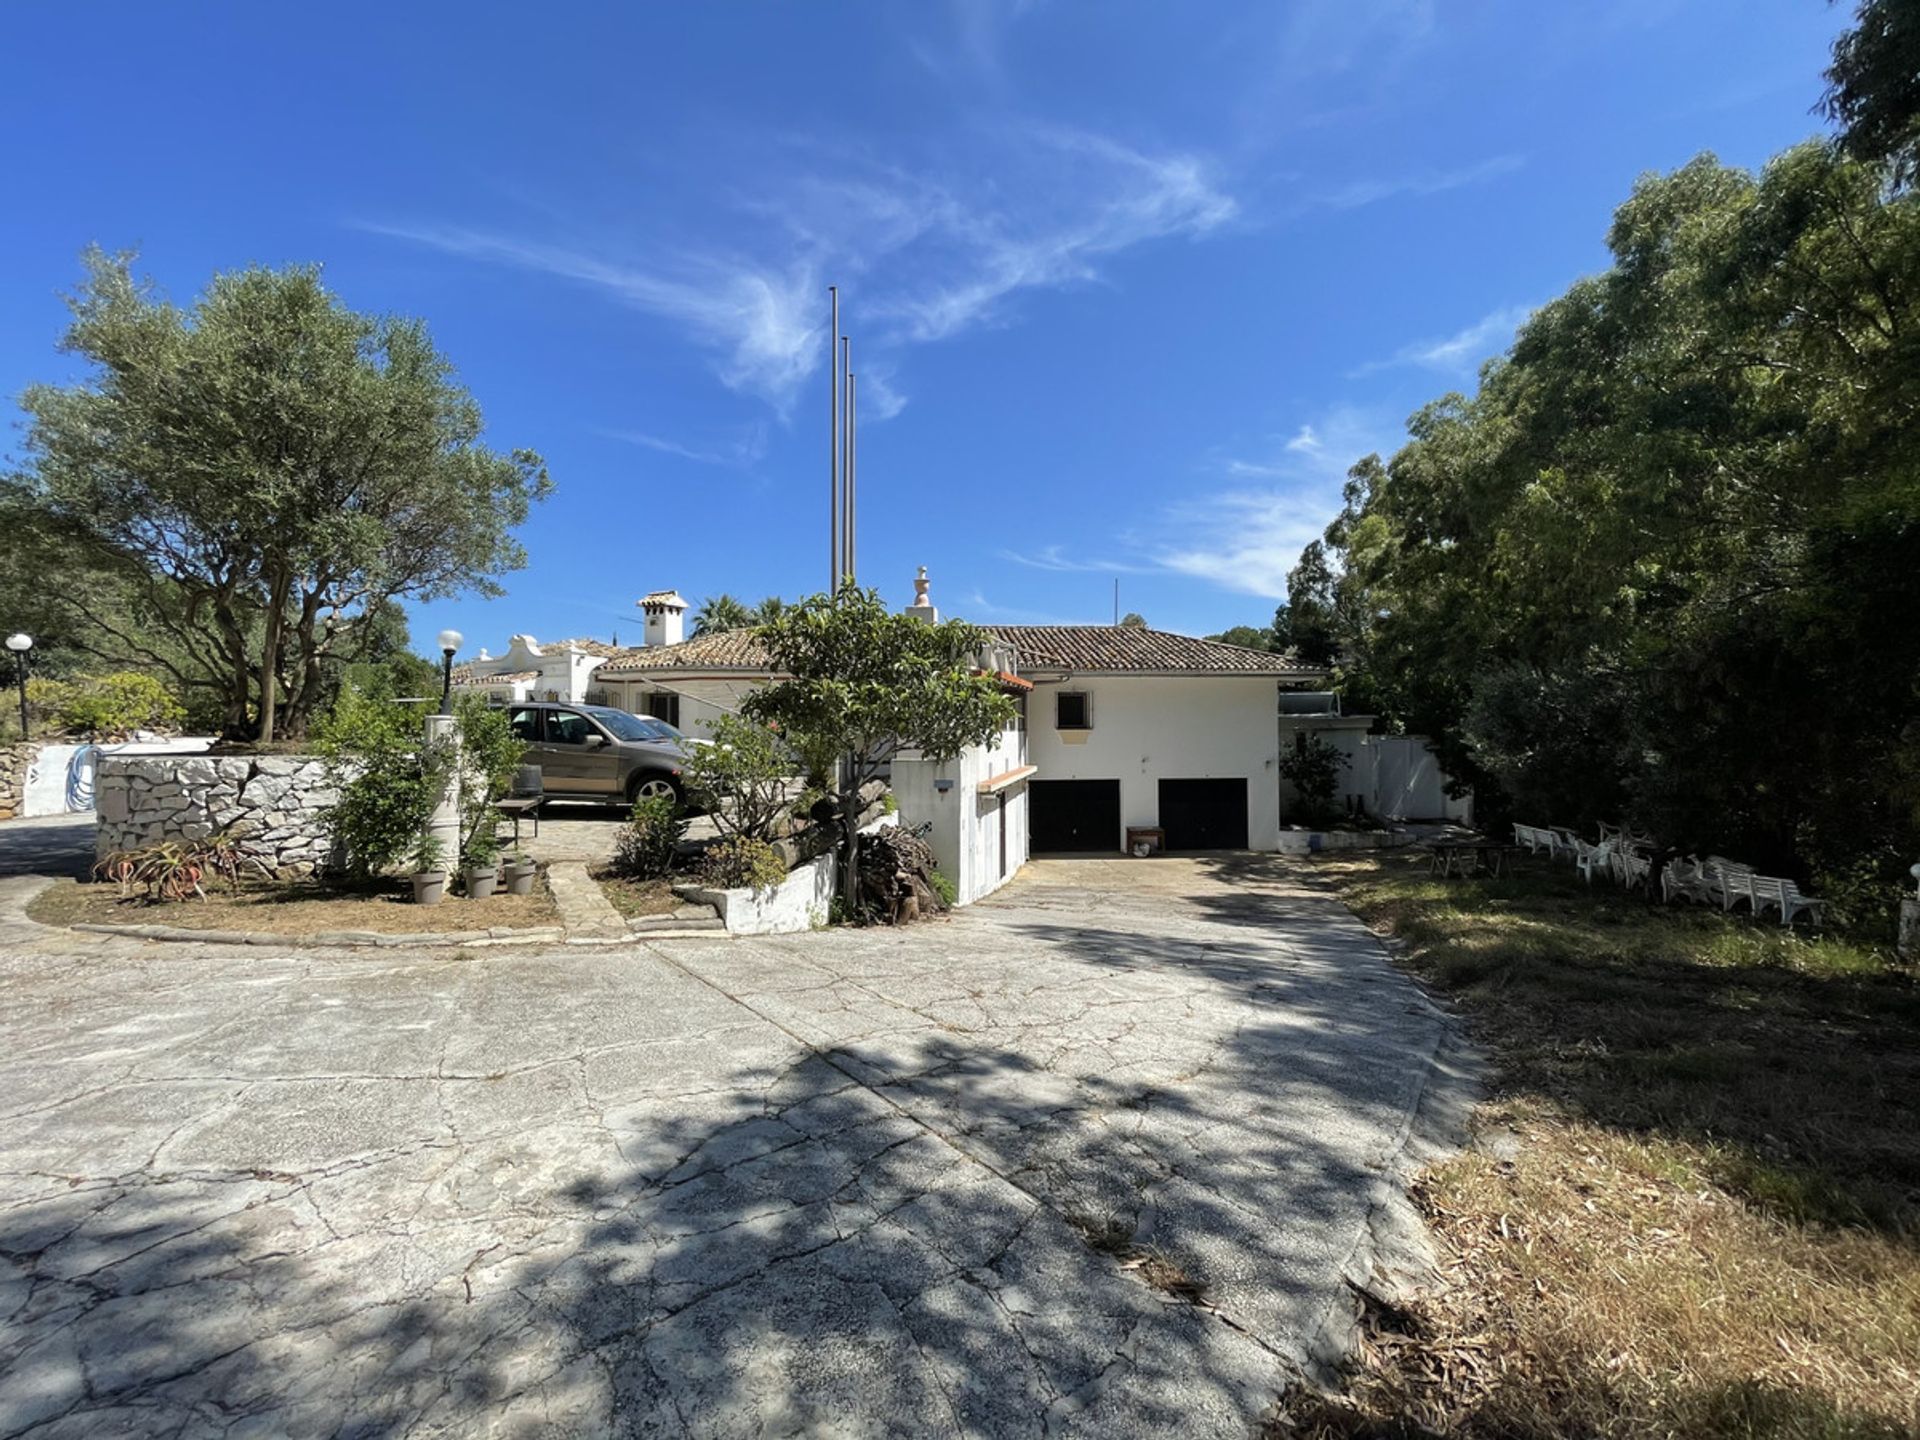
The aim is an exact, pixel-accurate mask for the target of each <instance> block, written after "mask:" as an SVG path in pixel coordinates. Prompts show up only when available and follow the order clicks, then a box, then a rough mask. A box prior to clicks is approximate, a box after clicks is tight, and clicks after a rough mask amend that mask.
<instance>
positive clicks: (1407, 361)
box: [1347, 305, 1534, 380]
mask: <svg viewBox="0 0 1920 1440" xmlns="http://www.w3.org/2000/svg"><path fill="white" fill-rule="evenodd" d="M1533 309H1534V307H1533V306H1531V305H1507V306H1503V307H1502V308H1501V309H1498V310H1495V311H1493V312H1492V313H1490V314H1487V315H1484V316H1482V317H1481V318H1480V319H1478V320H1476V321H1474V322H1473V324H1471V325H1469V326H1467V327H1466V329H1464V330H1461V331H1458V332H1456V333H1455V334H1452V335H1448V336H1445V337H1443V338H1441V339H1438V340H1416V341H1414V342H1412V343H1411V344H1408V345H1402V346H1401V347H1400V348H1399V349H1398V350H1396V351H1394V353H1393V354H1392V355H1390V356H1389V357H1387V358H1386V359H1385V360H1370V361H1368V362H1367V363H1366V364H1365V365H1362V366H1359V367H1358V368H1357V369H1354V370H1350V371H1348V372H1347V373H1348V378H1349V379H1356V380H1357V379H1359V378H1361V377H1362V376H1366V375H1372V374H1376V373H1377V372H1379V371H1381V370H1393V369H1398V368H1399V367H1401V366H1403V365H1414V366H1419V367H1420V368H1422V369H1426V370H1435V371H1438V372H1440V373H1441V374H1443V375H1456V376H1468V375H1472V374H1473V373H1474V372H1475V371H1477V370H1478V369H1479V368H1480V362H1481V361H1482V360H1485V359H1486V358H1487V357H1488V356H1489V355H1492V354H1494V353H1496V352H1497V351H1501V350H1504V349H1506V348H1507V346H1508V345H1509V344H1510V343H1511V342H1512V340H1513V335H1514V332H1515V331H1516V330H1518V329H1519V328H1520V327H1521V325H1523V324H1525V323H1526V320H1527V317H1528V316H1529V315H1531V314H1533Z"/></svg>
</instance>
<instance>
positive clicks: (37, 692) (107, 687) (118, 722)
mask: <svg viewBox="0 0 1920 1440" xmlns="http://www.w3.org/2000/svg"><path fill="white" fill-rule="evenodd" d="M27 703H28V705H29V706H30V707H31V709H32V710H33V711H34V712H35V713H37V714H39V715H41V716H42V717H44V718H46V719H48V720H50V721H51V722H52V723H53V724H54V725H55V726H57V727H58V728H60V729H61V730H64V731H66V732H67V733H69V734H73V735H93V736H119V735H130V734H132V733H133V732H134V731H135V730H163V729H171V728H173V727H175V726H177V725H179V724H180V722H181V721H182V720H184V719H185V718H186V711H185V710H184V709H183V708H182V707H181V705H180V702H179V701H178V700H176V699H174V697H173V695H172V693H171V692H170V691H169V690H168V689H167V687H166V686H164V685H162V684H161V683H160V682H159V681H158V680H156V679H154V678H153V676H151V675H143V674H141V673H140V672H139V671H137V670H117V671H115V672H114V673H113V674H111V675H86V676H81V677H79V678H77V679H74V680H29V681H28V682H27Z"/></svg>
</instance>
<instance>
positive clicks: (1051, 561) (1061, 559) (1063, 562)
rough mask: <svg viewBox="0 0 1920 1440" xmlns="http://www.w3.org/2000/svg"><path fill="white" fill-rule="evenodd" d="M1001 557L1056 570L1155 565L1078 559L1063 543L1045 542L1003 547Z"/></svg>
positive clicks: (1137, 571) (1118, 571) (1140, 570)
mask: <svg viewBox="0 0 1920 1440" xmlns="http://www.w3.org/2000/svg"><path fill="white" fill-rule="evenodd" d="M1000 558H1001V559H1002V560H1011V561H1012V562H1013V563H1014V564H1015V565H1024V566H1026V567H1027V568H1028V569H1029V570H1051V571H1054V572H1055V573H1057V574H1098V575H1144V574H1147V573H1149V572H1151V571H1153V570H1155V569H1157V568H1158V567H1157V566H1155V565H1153V564H1151V563H1149V562H1147V561H1144V560H1120V559H1115V558H1111V557H1109V558H1105V559H1101V558H1090V559H1080V558H1077V557H1075V556H1071V555H1068V554H1067V553H1066V547H1065V546H1063V545H1046V546H1042V547H1041V548H1040V549H1038V550H1032V551H1026V552H1022V551H1018V550H1002V551H1001V552H1000Z"/></svg>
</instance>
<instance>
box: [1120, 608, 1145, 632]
mask: <svg viewBox="0 0 1920 1440" xmlns="http://www.w3.org/2000/svg"><path fill="white" fill-rule="evenodd" d="M1120 623H1121V624H1122V625H1124V626H1126V627H1128V628H1129V629H1133V630H1144V629H1146V628H1147V617H1146V616H1144V615H1142V614H1141V613H1140V612H1139V611H1138V610H1129V611H1128V612H1127V613H1126V614H1124V615H1122V616H1121V617H1120Z"/></svg>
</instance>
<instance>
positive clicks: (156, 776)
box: [94, 755, 340, 879]
mask: <svg viewBox="0 0 1920 1440" xmlns="http://www.w3.org/2000/svg"><path fill="white" fill-rule="evenodd" d="M94 796H95V801H94V803H95V808H96V811H97V813H98V815H99V828H98V830H97V831H96V832H95V839H94V853H95V854H96V855H106V854H109V853H110V852H112V851H115V850H133V849H137V848H139V847H140V846H143V845H152V844H156V843H158V842H159V841H162V840H198V839H204V838H205V837H206V836H208V835H211V834H213V833H215V832H216V831H219V830H232V831H234V832H235V833H236V834H238V835H240V836H241V837H242V841H243V848H244V849H245V851H246V853H247V854H248V855H249V856H251V857H252V858H253V859H254V860H257V861H258V862H259V863H260V864H261V865H262V866H264V867H265V868H266V869H267V870H268V871H270V872H271V873H272V874H273V875H274V876H275V877H277V878H279V879H292V878H294V877H297V876H304V875H311V874H313V873H314V872H315V871H318V870H322V869H324V868H326V865H327V861H328V858H329V856H330V854H331V851H332V842H331V841H330V840H329V839H328V837H327V833H326V830H325V827H324V826H322V824H321V822H320V812H321V810H322V809H323V808H325V807H326V806H328V805H331V804H333V803H334V802H335V801H336V800H338V799H339V798H340V792H339V791H338V790H336V789H334V788H332V787H331V786H329V785H328V784H327V772H326V764H325V762H324V761H322V760H319V759H317V758H316V757H314V756H311V755H220V756H212V755H105V756H102V757H101V759H100V768H99V772H98V775H97V778H96V780H95V783H94Z"/></svg>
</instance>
